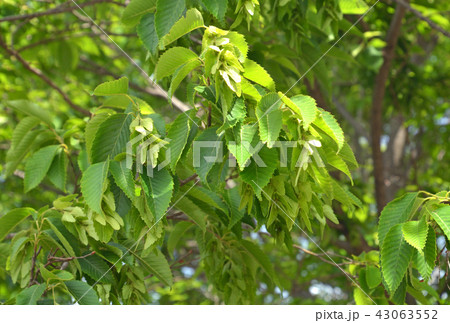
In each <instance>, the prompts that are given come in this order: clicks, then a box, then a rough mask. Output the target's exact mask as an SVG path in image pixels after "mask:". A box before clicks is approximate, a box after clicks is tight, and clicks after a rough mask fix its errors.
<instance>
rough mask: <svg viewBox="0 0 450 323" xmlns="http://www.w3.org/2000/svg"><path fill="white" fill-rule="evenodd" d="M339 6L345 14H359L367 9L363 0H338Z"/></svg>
mask: <svg viewBox="0 0 450 323" xmlns="http://www.w3.org/2000/svg"><path fill="white" fill-rule="evenodd" d="M339 7H340V8H341V12H342V13H343V14H346V15H361V14H364V13H366V11H367V10H368V9H369V6H368V5H367V4H366V3H365V2H364V1H363V0H339Z"/></svg>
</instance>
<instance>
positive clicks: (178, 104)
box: [80, 57, 189, 112]
mask: <svg viewBox="0 0 450 323" xmlns="http://www.w3.org/2000/svg"><path fill="white" fill-rule="evenodd" d="M80 60H81V61H82V62H84V63H86V64H87V65H90V66H87V65H86V64H85V65H81V66H80V68H82V69H84V70H86V71H89V72H92V73H96V74H101V75H109V76H112V77H114V78H115V79H117V78H119V77H120V76H119V75H117V74H115V73H113V72H111V71H109V70H107V69H106V68H104V67H102V66H100V65H97V64H96V63H94V62H92V61H90V60H88V59H86V58H84V57H81V58H80ZM129 84H130V88H132V89H134V90H136V91H139V92H143V93H146V94H148V95H151V96H156V97H159V98H161V99H169V95H168V94H167V92H166V91H164V90H162V89H160V88H157V87H152V86H150V85H149V86H146V87H142V86H140V85H138V84H136V83H134V82H132V81H131V80H130V81H129ZM172 104H173V106H174V107H175V108H177V109H178V110H180V111H182V112H186V111H188V110H189V106H187V105H186V104H185V103H183V102H182V101H181V100H179V99H178V98H176V97H175V96H173V97H172Z"/></svg>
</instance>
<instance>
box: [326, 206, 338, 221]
mask: <svg viewBox="0 0 450 323" xmlns="http://www.w3.org/2000/svg"><path fill="white" fill-rule="evenodd" d="M323 214H324V215H325V216H326V217H327V218H328V219H329V220H330V221H331V222H333V223H335V224H339V220H338V218H337V217H336V214H334V211H333V208H332V207H331V206H329V205H324V206H323Z"/></svg>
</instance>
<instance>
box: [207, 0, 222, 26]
mask: <svg viewBox="0 0 450 323" xmlns="http://www.w3.org/2000/svg"><path fill="white" fill-rule="evenodd" d="M202 3H203V4H204V5H205V7H206V9H208V11H209V12H210V13H211V14H212V15H213V16H214V17H216V18H217V19H219V20H220V21H223V20H224V18H225V13H226V12H227V6H228V0H202Z"/></svg>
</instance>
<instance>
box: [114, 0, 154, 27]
mask: <svg viewBox="0 0 450 323" xmlns="http://www.w3.org/2000/svg"><path fill="white" fill-rule="evenodd" d="M155 9H156V0H131V1H130V3H129V4H128V6H127V7H126V8H125V10H124V11H123V14H122V22H123V23H124V24H125V25H128V26H134V25H136V24H137V23H138V22H139V20H140V19H141V17H142V16H143V15H145V14H146V13H149V12H154V11H155Z"/></svg>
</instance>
